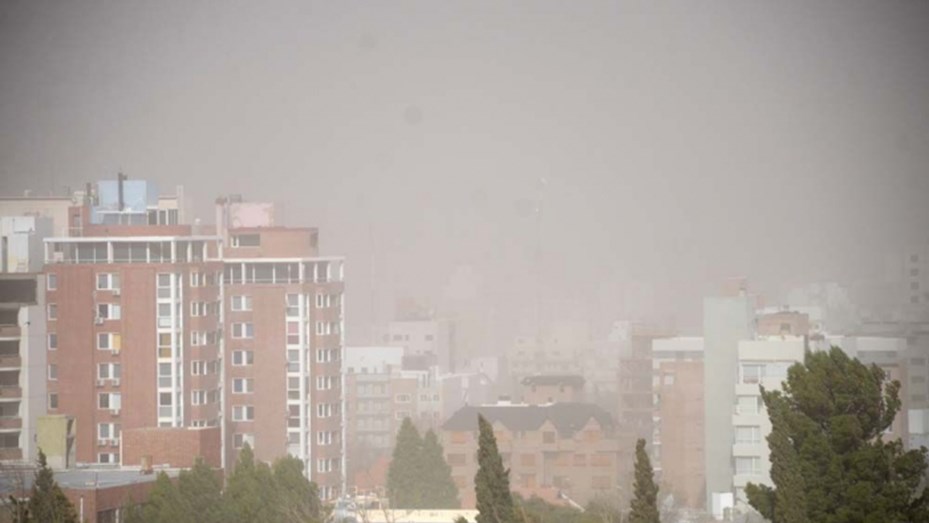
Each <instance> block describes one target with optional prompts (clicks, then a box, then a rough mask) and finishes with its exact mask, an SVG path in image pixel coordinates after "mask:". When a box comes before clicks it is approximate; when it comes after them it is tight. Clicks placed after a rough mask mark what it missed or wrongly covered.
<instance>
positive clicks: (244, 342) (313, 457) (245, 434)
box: [217, 197, 345, 499]
mask: <svg viewBox="0 0 929 523" xmlns="http://www.w3.org/2000/svg"><path fill="white" fill-rule="evenodd" d="M273 220H274V217H273V207H272V206H269V205H268V204H260V203H259V204H249V203H247V202H243V201H241V199H240V198H236V197H233V198H222V199H220V200H218V201H217V225H218V230H220V231H222V234H223V236H224V240H225V241H226V242H227V243H226V245H227V246H226V247H225V249H224V251H223V259H222V288H223V306H222V308H223V315H224V323H223V326H224V333H223V334H224V339H225V340H226V342H225V349H224V352H225V358H224V359H223V372H224V375H225V390H226V394H225V398H224V399H225V404H224V406H223V415H224V418H225V420H226V426H227V431H226V434H225V447H226V463H227V464H230V463H232V462H233V460H234V459H235V455H236V453H237V452H238V449H240V448H241V447H242V446H243V444H245V443H246V442H248V443H249V444H250V445H251V446H252V447H253V448H254V452H255V456H256V457H257V458H258V459H262V460H266V461H270V460H273V459H274V458H276V457H279V456H282V455H284V454H285V453H288V454H290V455H292V456H295V457H297V458H299V459H300V460H301V461H303V463H304V467H305V470H306V471H309V477H310V478H312V480H313V481H315V482H316V483H317V484H318V485H319V489H320V496H321V497H322V498H323V499H332V498H335V497H337V496H338V495H339V494H340V492H341V491H342V488H343V486H344V476H343V471H344V468H345V463H344V451H343V449H344V445H343V441H344V434H343V424H342V409H343V406H342V386H343V384H342V373H341V362H342V347H343V344H344V330H345V324H344V321H343V318H344V299H343V292H344V283H343V282H344V263H343V259H342V258H337V257H323V256H320V255H319V245H318V232H317V230H316V229H314V228H290V227H281V226H277V225H274V221H273Z"/></svg>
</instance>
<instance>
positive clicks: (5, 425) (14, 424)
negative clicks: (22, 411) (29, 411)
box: [0, 417, 23, 430]
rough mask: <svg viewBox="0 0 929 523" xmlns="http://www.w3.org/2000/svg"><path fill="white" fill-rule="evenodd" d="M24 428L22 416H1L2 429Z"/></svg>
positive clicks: (0, 426)
mask: <svg viewBox="0 0 929 523" xmlns="http://www.w3.org/2000/svg"><path fill="white" fill-rule="evenodd" d="M21 428H23V419H22V418H12V417H11V418H0V430H10V429H21Z"/></svg>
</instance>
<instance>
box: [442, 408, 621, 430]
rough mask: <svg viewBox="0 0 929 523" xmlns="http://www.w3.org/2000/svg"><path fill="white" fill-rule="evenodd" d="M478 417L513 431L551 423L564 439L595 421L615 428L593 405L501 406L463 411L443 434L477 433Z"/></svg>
mask: <svg viewBox="0 0 929 523" xmlns="http://www.w3.org/2000/svg"><path fill="white" fill-rule="evenodd" d="M478 414H480V415H481V416H483V417H484V418H485V419H486V420H487V421H489V422H490V423H497V422H499V423H500V424H502V425H503V426H504V427H506V428H508V429H510V430H512V431H523V432H525V431H535V430H538V429H539V428H541V427H542V425H543V424H544V423H545V422H546V421H550V422H551V423H552V425H554V426H555V428H556V429H557V430H558V433H559V434H560V435H561V436H562V437H571V436H572V435H574V433H576V432H577V431H578V430H580V429H581V428H583V427H584V425H586V424H587V422H589V421H590V419H591V418H594V419H595V420H597V422H598V423H599V424H600V426H602V427H604V428H612V427H613V426H614V424H613V418H612V417H611V416H610V414H609V413H608V412H607V411H605V410H604V409H603V408H602V407H600V406H598V405H594V404H593V403H552V404H549V405H522V404H497V405H481V406H466V407H462V408H461V409H458V411H457V412H455V413H454V414H452V417H450V418H449V419H448V421H446V422H445V424H443V425H442V430H447V431H475V430H477V416H478Z"/></svg>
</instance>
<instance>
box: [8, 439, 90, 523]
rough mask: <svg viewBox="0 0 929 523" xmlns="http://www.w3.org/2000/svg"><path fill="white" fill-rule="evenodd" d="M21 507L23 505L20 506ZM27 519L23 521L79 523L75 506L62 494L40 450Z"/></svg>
mask: <svg viewBox="0 0 929 523" xmlns="http://www.w3.org/2000/svg"><path fill="white" fill-rule="evenodd" d="M20 507H21V505H20ZM24 512H25V514H23V513H22V511H21V512H20V513H21V515H22V516H25V519H22V520H21V521H29V522H32V521H35V522H39V521H41V522H43V523H45V522H48V523H73V522H76V521H77V519H78V518H77V512H76V511H75V510H74V505H72V504H71V502H70V501H68V498H67V497H66V496H65V494H64V492H62V490H61V487H59V486H58V483H57V482H56V481H55V475H54V473H53V472H52V469H51V468H49V466H48V461H47V460H46V458H45V453H44V452H42V450H41V449H40V450H39V458H38V469H36V472H35V479H34V480H33V482H32V491H31V492H30V494H29V502H28V504H27V505H26V510H25V511H24Z"/></svg>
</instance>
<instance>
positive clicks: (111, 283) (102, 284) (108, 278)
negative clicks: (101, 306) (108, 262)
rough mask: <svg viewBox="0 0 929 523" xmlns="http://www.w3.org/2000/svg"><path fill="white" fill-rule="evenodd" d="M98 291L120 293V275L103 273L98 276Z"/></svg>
mask: <svg viewBox="0 0 929 523" xmlns="http://www.w3.org/2000/svg"><path fill="white" fill-rule="evenodd" d="M97 290H98V291H118V290H119V274H114V273H108V272H101V273H100V274H97Z"/></svg>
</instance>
